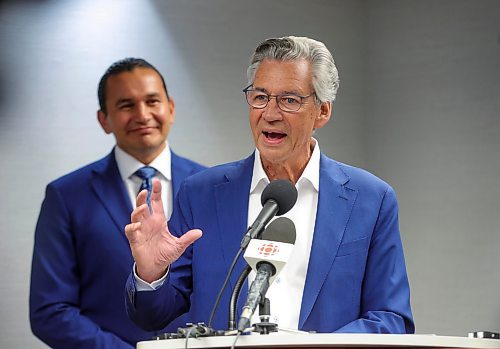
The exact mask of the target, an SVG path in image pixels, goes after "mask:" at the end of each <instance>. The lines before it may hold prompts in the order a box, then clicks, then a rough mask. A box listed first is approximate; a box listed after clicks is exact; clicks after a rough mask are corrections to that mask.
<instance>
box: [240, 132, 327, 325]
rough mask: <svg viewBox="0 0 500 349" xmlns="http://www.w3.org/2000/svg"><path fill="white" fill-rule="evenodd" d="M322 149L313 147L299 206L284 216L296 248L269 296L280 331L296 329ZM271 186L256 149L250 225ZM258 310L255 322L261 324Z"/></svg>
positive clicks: (301, 184)
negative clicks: (294, 236)
mask: <svg viewBox="0 0 500 349" xmlns="http://www.w3.org/2000/svg"><path fill="white" fill-rule="evenodd" d="M319 163H320V150H319V145H318V142H317V141H316V145H315V147H314V150H313V153H312V155H311V158H310V159H309V162H308V163H307V165H306V168H305V169H304V172H303V173H302V175H301V177H300V178H299V180H298V181H297V184H296V185H295V187H296V188H297V191H298V197H297V203H296V204H295V206H293V208H292V209H291V210H290V211H288V212H287V213H285V214H284V215H283V217H287V218H289V219H291V220H292V221H293V223H294V224H295V230H296V240H295V246H294V248H293V252H292V255H291V256H290V259H289V260H288V262H287V263H286V264H285V266H284V268H283V269H282V270H281V272H280V274H279V275H278V276H277V277H276V279H275V281H274V282H273V284H271V286H270V287H269V289H268V291H267V294H266V297H267V298H269V301H270V304H271V317H270V319H269V321H270V322H274V323H277V324H278V326H279V328H282V329H291V330H297V329H298V325H299V316H300V307H301V303H302V295H303V293H304V285H305V282H306V275H307V267H308V265H309V255H310V253H311V245H312V240H313V233H314V226H315V222H316V211H317V206H318V193H319ZM268 184H269V179H268V178H267V175H266V173H265V172H264V169H263V167H262V163H261V160H260V154H259V151H258V150H255V161H254V166H253V175H252V183H251V186H250V196H249V201H248V224H251V223H252V222H253V221H254V220H255V218H257V215H258V214H259V212H260V210H261V209H262V204H261V195H262V191H263V190H264V188H265V187H266V186H267V185H268ZM254 278H255V272H253V271H252V272H251V273H250V275H249V277H248V285H251V282H252V281H253V279H254ZM258 313H259V311H258V309H257V310H256V311H255V314H254V316H253V318H252V323H256V322H260V320H259V317H258Z"/></svg>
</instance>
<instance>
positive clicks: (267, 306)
mask: <svg viewBox="0 0 500 349" xmlns="http://www.w3.org/2000/svg"><path fill="white" fill-rule="evenodd" d="M251 271H252V267H250V266H249V265H247V266H246V268H245V269H244V270H243V271H242V272H241V274H240V276H239V277H238V280H237V281H236V284H235V285H234V290H233V292H232V293H231V299H230V302H229V314H228V316H229V317H228V331H234V330H236V304H237V302H238V298H239V297H240V293H241V288H242V287H243V284H244V283H245V280H246V279H247V277H248V274H250V272H251ZM270 315H271V302H269V298H267V297H265V298H264V299H263V300H261V301H260V302H259V318H260V322H259V323H257V324H255V331H256V332H259V333H260V334H269V333H271V332H277V331H278V324H275V323H272V322H269V317H270Z"/></svg>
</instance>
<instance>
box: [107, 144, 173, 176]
mask: <svg viewBox="0 0 500 349" xmlns="http://www.w3.org/2000/svg"><path fill="white" fill-rule="evenodd" d="M115 159H116V164H117V165H118V170H119V171H120V176H121V177H122V180H123V181H125V180H127V179H129V178H130V177H131V176H132V175H133V174H134V173H135V171H137V170H138V169H140V168H141V167H143V166H145V164H143V163H142V162H140V161H139V160H137V159H136V158H134V157H133V156H132V155H130V154H128V153H126V152H125V151H124V150H123V149H121V148H120V147H119V146H118V145H117V146H116V147H115ZM170 159H171V155H170V147H169V145H168V142H167V143H166V147H165V149H163V151H162V152H161V153H160V154H159V155H158V156H157V157H156V158H155V159H154V160H153V161H151V163H150V164H148V166H151V167H154V168H155V169H156V170H157V171H158V172H159V173H160V174H161V175H162V176H163V177H165V178H166V179H167V180H169V181H170V180H172V171H171V163H170Z"/></svg>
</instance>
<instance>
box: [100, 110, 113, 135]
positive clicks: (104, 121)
mask: <svg viewBox="0 0 500 349" xmlns="http://www.w3.org/2000/svg"><path fill="white" fill-rule="evenodd" d="M97 121H99V124H100V125H101V127H102V129H103V130H104V132H106V134H108V135H109V134H110V133H111V132H112V131H111V127H110V126H109V124H108V121H109V119H108V116H107V115H106V114H104V112H103V111H102V110H98V111H97Z"/></svg>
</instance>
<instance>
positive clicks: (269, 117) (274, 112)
mask: <svg viewBox="0 0 500 349" xmlns="http://www.w3.org/2000/svg"><path fill="white" fill-rule="evenodd" d="M281 113H282V111H281V109H280V107H279V106H278V98H277V97H276V96H273V97H270V98H269V102H268V103H267V105H266V106H265V108H264V110H263V112H262V117H263V118H264V119H265V120H266V121H277V120H281V119H283V115H282V114H281Z"/></svg>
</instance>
